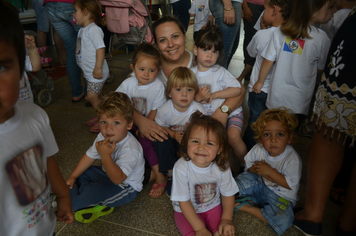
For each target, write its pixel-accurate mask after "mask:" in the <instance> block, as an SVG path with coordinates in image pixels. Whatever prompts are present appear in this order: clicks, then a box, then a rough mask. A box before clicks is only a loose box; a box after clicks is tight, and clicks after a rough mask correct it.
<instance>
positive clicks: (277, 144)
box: [260, 120, 293, 157]
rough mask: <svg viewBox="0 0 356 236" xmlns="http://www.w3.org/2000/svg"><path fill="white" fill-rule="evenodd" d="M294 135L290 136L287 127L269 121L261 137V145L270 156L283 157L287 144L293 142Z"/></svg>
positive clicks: (275, 121) (274, 121) (277, 122)
mask: <svg viewBox="0 0 356 236" xmlns="http://www.w3.org/2000/svg"><path fill="white" fill-rule="evenodd" d="M292 138H293V135H289V133H288V131H287V127H286V126H285V125H282V123H281V122H279V121H277V120H271V121H267V123H266V127H265V128H264V130H263V132H262V136H261V140H260V141H261V143H262V145H263V147H264V148H265V149H266V150H267V151H268V153H269V155H270V156H272V157H276V156H279V155H281V154H282V153H283V152H284V150H285V149H286V146H287V144H290V143H291V142H292Z"/></svg>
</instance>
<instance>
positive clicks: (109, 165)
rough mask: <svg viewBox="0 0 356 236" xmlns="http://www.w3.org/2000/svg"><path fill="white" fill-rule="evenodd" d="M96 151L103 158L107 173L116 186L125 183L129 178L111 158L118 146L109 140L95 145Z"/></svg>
mask: <svg viewBox="0 0 356 236" xmlns="http://www.w3.org/2000/svg"><path fill="white" fill-rule="evenodd" d="M95 147H96V149H97V150H98V153H99V155H100V157H101V161H102V163H103V166H104V167H105V172H106V174H107V175H108V176H109V178H110V179H111V181H112V182H113V183H114V184H121V183H122V182H124V181H125V179H126V178H127V176H126V175H125V173H124V172H123V171H122V170H121V168H120V167H119V166H118V165H116V163H115V162H114V160H113V159H112V158H111V154H112V153H113V151H114V150H115V147H116V144H115V143H110V142H109V138H106V139H104V140H102V141H99V142H97V143H96V144H95Z"/></svg>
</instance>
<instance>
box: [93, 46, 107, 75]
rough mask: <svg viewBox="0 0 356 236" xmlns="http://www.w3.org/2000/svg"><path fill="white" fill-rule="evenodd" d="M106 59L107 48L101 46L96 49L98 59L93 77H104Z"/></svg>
mask: <svg viewBox="0 0 356 236" xmlns="http://www.w3.org/2000/svg"><path fill="white" fill-rule="evenodd" d="M104 59H105V48H99V49H97V50H96V61H95V68H94V71H93V77H94V78H95V79H102V78H103V71H102V67H103V62H104Z"/></svg>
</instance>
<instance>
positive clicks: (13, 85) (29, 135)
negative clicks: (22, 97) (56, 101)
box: [0, 1, 74, 235]
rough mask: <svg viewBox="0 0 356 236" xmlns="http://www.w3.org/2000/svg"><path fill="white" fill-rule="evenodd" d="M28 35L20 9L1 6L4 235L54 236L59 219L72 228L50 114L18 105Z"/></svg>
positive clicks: (0, 182)
mask: <svg viewBox="0 0 356 236" xmlns="http://www.w3.org/2000/svg"><path fill="white" fill-rule="evenodd" d="M24 61H25V44H24V34H23V29H22V26H21V23H20V21H19V16H18V12H17V10H16V9H15V8H14V7H13V6H12V5H11V4H10V3H9V2H7V1H0V150H1V151H0V165H1V166H2V170H3V171H1V172H0V173H1V174H0V186H1V187H2V194H1V198H0V199H1V200H0V211H1V212H2V217H1V219H2V220H1V223H0V231H1V234H2V235H53V230H54V227H55V224H56V216H55V214H54V212H53V211H52V210H51V207H50V193H51V191H52V192H53V193H54V194H55V195H56V197H57V199H56V200H57V212H56V215H57V219H58V220H59V221H64V222H66V223H72V222H73V221H74V216H73V213H72V208H71V204H70V197H69V191H68V188H67V187H66V184H65V181H64V179H63V177H62V175H61V173H60V171H59V168H58V165H57V163H56V160H55V159H54V157H53V155H54V154H56V153H57V152H58V146H57V143H56V141H55V138H54V135H53V132H52V130H51V127H50V124H49V119H48V116H47V114H46V113H45V112H44V111H43V110H42V109H41V108H40V107H39V106H37V105H35V104H33V103H28V102H23V101H18V96H19V85H20V79H21V76H22V74H23V71H24Z"/></svg>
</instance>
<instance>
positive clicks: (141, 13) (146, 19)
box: [99, 0, 154, 82]
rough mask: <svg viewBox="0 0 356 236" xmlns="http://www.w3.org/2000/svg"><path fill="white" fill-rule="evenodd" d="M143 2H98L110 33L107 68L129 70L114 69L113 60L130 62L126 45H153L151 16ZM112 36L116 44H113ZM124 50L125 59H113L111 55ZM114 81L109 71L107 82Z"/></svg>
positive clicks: (107, 0)
mask: <svg viewBox="0 0 356 236" xmlns="http://www.w3.org/2000/svg"><path fill="white" fill-rule="evenodd" d="M143 1H144V0H99V2H100V4H101V5H102V7H103V9H104V10H105V14H106V17H107V18H106V19H107V20H106V22H107V28H108V30H109V31H110V32H112V35H111V38H110V43H109V50H108V54H107V56H106V58H107V60H108V65H109V68H119V69H128V70H130V69H129V67H115V66H113V65H112V64H113V63H112V61H113V60H123V61H127V62H129V61H131V58H128V54H129V48H128V45H134V46H135V45H136V46H137V45H139V44H141V43H142V42H147V43H153V41H154V40H153V35H152V31H151V25H152V19H151V14H150V12H149V10H148V8H147V6H146V4H145V3H144V2H143ZM114 36H115V37H117V41H118V42H117V43H115V44H114V43H113V41H114ZM123 47H124V48H125V51H126V59H122V58H121V59H118V58H114V57H113V56H112V55H115V53H116V52H117V51H118V50H121V49H122V48H123ZM113 80H114V74H113V72H112V70H111V69H110V77H109V78H108V79H107V82H111V81H113Z"/></svg>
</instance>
